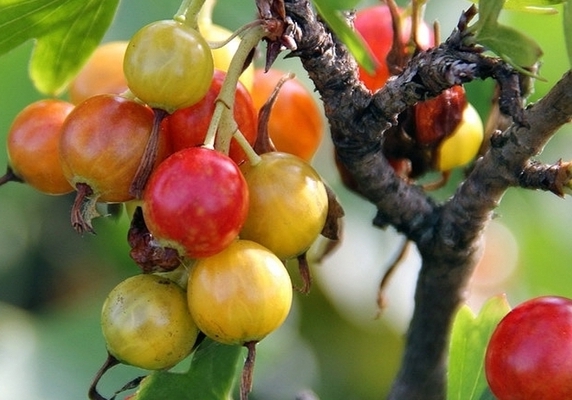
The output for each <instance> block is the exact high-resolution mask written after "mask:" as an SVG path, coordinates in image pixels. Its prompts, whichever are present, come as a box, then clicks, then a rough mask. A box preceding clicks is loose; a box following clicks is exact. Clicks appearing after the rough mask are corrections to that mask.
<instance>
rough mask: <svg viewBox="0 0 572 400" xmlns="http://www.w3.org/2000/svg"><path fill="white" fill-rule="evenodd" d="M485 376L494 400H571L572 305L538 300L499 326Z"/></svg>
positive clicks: (557, 300)
mask: <svg viewBox="0 0 572 400" xmlns="http://www.w3.org/2000/svg"><path fill="white" fill-rule="evenodd" d="M485 373H486V378H487V381H488V383H489V386H490V389H491V391H492V393H493V394H494V395H495V396H496V398H497V399H498V400H531V399H543V400H561V399H570V398H572V379H570V377H571V376H572V300H570V299H568V298H564V297H558V296H543V297H537V298H534V299H531V300H528V301H525V302H524V303H522V304H520V305H518V306H517V307H515V308H514V309H513V310H512V311H510V312H509V313H508V314H507V315H506V316H505V317H504V318H503V319H502V320H501V321H500V323H499V324H498V325H497V327H496V329H495V330H494V332H493V334H492V336H491V338H490V341H489V344H488V347H487V351H486V355H485Z"/></svg>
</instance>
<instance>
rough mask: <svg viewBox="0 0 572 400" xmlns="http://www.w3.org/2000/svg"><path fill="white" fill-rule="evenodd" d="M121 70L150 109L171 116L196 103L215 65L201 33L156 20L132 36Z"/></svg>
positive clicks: (169, 22) (208, 83)
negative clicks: (167, 113)
mask: <svg viewBox="0 0 572 400" xmlns="http://www.w3.org/2000/svg"><path fill="white" fill-rule="evenodd" d="M123 71H124V73H125V78H126V79H127V83H128V85H129V89H130V90H131V91H132V92H133V94H135V96H137V97H138V98H139V99H141V100H142V101H143V102H145V103H147V104H148V105H149V106H150V107H152V108H160V109H163V110H166V111H167V112H169V113H171V112H173V111H174V110H176V109H178V108H182V107H188V106H190V105H193V104H195V103H196V102H198V101H199V100H200V99H201V98H202V97H203V96H204V95H205V94H206V92H207V91H208V89H209V85H210V82H211V79H212V75H213V71H214V66H213V59H212V54H211V50H210V48H209V45H208V43H207V42H206V41H205V40H204V39H203V37H202V36H201V34H200V33H199V32H198V31H196V30H194V29H192V28H191V27H189V26H187V25H184V24H182V23H180V22H177V21H174V20H163V21H155V22H152V23H151V24H148V25H146V26H144V27H143V28H141V29H140V30H139V31H138V32H136V33H135V35H133V37H132V38H131V40H130V41H129V45H128V46H127V50H126V52H125V59H124V61H123Z"/></svg>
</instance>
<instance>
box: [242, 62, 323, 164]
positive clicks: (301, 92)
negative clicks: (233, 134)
mask: <svg viewBox="0 0 572 400" xmlns="http://www.w3.org/2000/svg"><path fill="white" fill-rule="evenodd" d="M284 75H285V73H284V72H282V71H280V70H277V69H273V68H271V69H270V70H268V72H264V70H261V69H257V70H256V71H255V73H254V86H253V89H252V99H253V101H254V106H255V107H256V109H257V110H260V108H261V107H262V106H263V105H264V104H265V103H266V101H267V100H268V98H269V97H270V94H271V93H272V91H273V90H274V88H275V87H276V84H277V83H278V81H279V80H280V78H282V77H283V76H284ZM323 131H324V122H323V116H322V111H321V110H320V108H319V107H318V104H317V102H316V100H315V99H314V97H313V96H312V93H310V92H309V91H308V89H306V87H305V86H304V85H303V84H302V83H301V82H300V81H299V80H297V79H296V78H293V79H289V80H288V81H286V82H285V83H284V85H283V86H282V88H281V89H280V92H279V93H278V97H277V98H276V102H275V103H274V106H273V107H272V111H271V112H270V119H269V121H268V134H269V136H270V139H271V140H272V142H273V143H274V146H275V147H276V149H277V150H278V151H283V152H286V153H290V154H294V155H296V156H298V157H300V158H302V159H304V160H306V161H309V160H311V159H312V157H313V156H314V154H315V153H316V151H317V150H318V147H319V145H320V142H321V140H322V136H323Z"/></svg>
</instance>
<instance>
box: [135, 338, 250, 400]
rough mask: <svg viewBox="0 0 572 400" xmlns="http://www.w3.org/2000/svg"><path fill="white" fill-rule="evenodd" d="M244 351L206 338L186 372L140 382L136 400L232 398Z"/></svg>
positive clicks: (161, 374)
mask: <svg viewBox="0 0 572 400" xmlns="http://www.w3.org/2000/svg"><path fill="white" fill-rule="evenodd" d="M243 349H244V348H243V347H242V346H227V345H224V344H220V343H217V342H215V341H212V340H210V339H208V338H207V339H204V340H203V341H202V342H201V344H200V345H199V346H198V347H197V349H196V350H195V351H194V353H193V355H192V359H191V365H190V367H189V369H188V371H187V372H184V373H176V372H168V371H156V372H153V373H152V374H151V375H149V376H147V377H146V378H145V379H143V381H141V385H140V387H139V390H138V391H137V396H136V399H137V400H157V399H177V400H197V399H200V400H228V399H231V394H232V390H233V388H234V384H235V381H236V377H237V372H238V370H239V367H240V366H241V364H242V363H241V359H242V357H241V356H242V355H243Z"/></svg>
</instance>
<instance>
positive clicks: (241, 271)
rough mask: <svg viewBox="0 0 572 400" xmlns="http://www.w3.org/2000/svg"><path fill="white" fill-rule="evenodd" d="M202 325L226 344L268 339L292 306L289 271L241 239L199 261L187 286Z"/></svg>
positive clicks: (215, 337) (255, 246) (264, 252)
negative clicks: (266, 337)
mask: <svg viewBox="0 0 572 400" xmlns="http://www.w3.org/2000/svg"><path fill="white" fill-rule="evenodd" d="M187 299H188V303H189V309H190V310H191V315H192V316H193V319H194V320H195V321H196V323H197V326H198V327H199V329H200V330H201V331H202V332H204V333H205V334H206V335H207V336H208V337H210V338H211V339H213V340H216V341H219V342H222V343H225V344H244V343H247V342H252V341H259V340H262V339H263V338H264V337H265V336H267V335H268V334H269V333H271V332H272V331H274V330H275V329H277V328H278V327H279V326H280V325H281V324H282V323H283V322H284V320H285V319H286V317H287V316H288V313H289V311H290V307H291V304H292V282H291V280H290V276H289V275H288V271H287V270H286V268H285V267H284V264H282V261H280V260H279V259H278V258H277V257H276V256H275V255H274V254H272V252H270V251H269V250H268V249H266V248H265V247H263V246H261V245H260V244H258V243H255V242H251V241H248V240H237V241H235V242H233V243H232V244H231V245H230V246H228V247H227V248H226V249H224V250H223V251H221V252H220V253H218V254H216V255H214V256H212V257H208V258H204V259H201V260H199V261H198V262H197V263H196V264H195V265H194V266H193V268H192V270H191V273H190V275H189V283H188V286H187Z"/></svg>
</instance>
